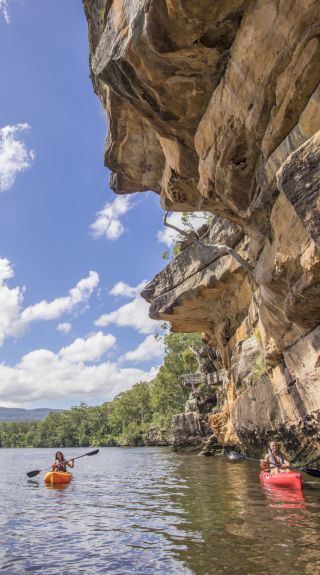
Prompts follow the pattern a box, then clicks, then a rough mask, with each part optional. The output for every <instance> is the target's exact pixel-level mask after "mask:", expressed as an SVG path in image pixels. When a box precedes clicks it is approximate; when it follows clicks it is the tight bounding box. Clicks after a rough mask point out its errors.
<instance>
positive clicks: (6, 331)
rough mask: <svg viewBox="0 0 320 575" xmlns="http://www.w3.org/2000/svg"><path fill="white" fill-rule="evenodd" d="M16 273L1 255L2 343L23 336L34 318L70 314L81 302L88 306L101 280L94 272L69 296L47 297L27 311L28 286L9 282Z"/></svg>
mask: <svg viewBox="0 0 320 575" xmlns="http://www.w3.org/2000/svg"><path fill="white" fill-rule="evenodd" d="M13 275H14V272H13V269H12V267H11V265H10V262H9V260H7V259H6V258H0V345H2V344H3V341H4V339H5V338H6V337H8V336H11V337H16V336H19V335H22V334H23V333H24V332H25V330H26V328H27V326H28V325H29V324H30V323H31V322H33V321H39V320H43V321H48V320H52V319H57V318H58V317H60V316H61V315H62V314H64V313H70V312H71V311H73V310H74V309H75V308H77V307H78V306H79V305H87V302H88V299H89V297H90V296H91V294H92V292H93V291H94V289H95V288H96V286H97V285H98V283H99V276H98V274H97V273H96V272H93V271H91V272H90V273H89V275H88V277H86V278H84V279H82V280H80V281H79V282H78V283H77V285H76V286H75V287H74V288H72V289H71V290H70V291H69V294H68V295H67V296H65V297H59V298H56V299H54V300H52V301H49V302H48V301H46V300H43V301H41V302H39V303H37V304H35V305H32V306H28V307H26V308H25V309H24V310H23V309H22V307H23V299H24V291H25V289H24V288H23V287H22V288H21V287H15V288H10V287H9V286H8V285H7V281H8V280H9V279H11V278H12V277H13Z"/></svg>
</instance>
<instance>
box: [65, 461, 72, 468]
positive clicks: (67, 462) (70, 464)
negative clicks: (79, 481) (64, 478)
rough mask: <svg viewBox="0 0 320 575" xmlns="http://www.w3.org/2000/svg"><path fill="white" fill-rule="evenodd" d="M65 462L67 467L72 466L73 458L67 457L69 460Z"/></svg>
mask: <svg viewBox="0 0 320 575" xmlns="http://www.w3.org/2000/svg"><path fill="white" fill-rule="evenodd" d="M66 464H67V465H68V467H71V468H72V467H74V460H73V459H69V461H66Z"/></svg>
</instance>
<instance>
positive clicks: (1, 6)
mask: <svg viewBox="0 0 320 575" xmlns="http://www.w3.org/2000/svg"><path fill="white" fill-rule="evenodd" d="M0 14H2V15H3V17H4V19H5V21H6V22H7V24H9V23H10V16H9V11H8V2H7V0H0Z"/></svg>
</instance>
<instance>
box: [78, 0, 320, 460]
mask: <svg viewBox="0 0 320 575" xmlns="http://www.w3.org/2000/svg"><path fill="white" fill-rule="evenodd" d="M84 7H85V12H86V15H87V19H88V24H89V42H90V65H91V77H92V82H93V86H94V89H95V91H96V93H97V94H98V96H99V98H100V99H101V101H102V104H103V106H104V107H105V109H106V110H107V113H108V118H109V134H108V138H107V142H106V151H105V163H106V166H108V167H109V168H110V169H111V171H112V174H113V175H112V182H111V184H112V188H113V189H114V191H115V192H116V193H118V194H123V193H132V192H137V191H143V190H149V189H151V190H154V191H155V192H156V193H158V194H159V195H160V202H161V206H162V207H163V208H165V209H169V210H173V211H197V210H206V211H208V212H212V213H214V214H216V216H217V217H216V218H215V219H214V222H213V224H212V229H211V230H210V237H211V240H212V243H223V244H226V245H229V246H231V247H233V248H234V249H235V250H236V251H237V252H238V253H239V254H240V255H242V257H243V258H244V259H245V260H247V261H249V262H250V263H251V264H252V266H253V272H252V273H249V272H248V271H247V270H246V269H245V268H244V267H243V266H242V265H241V264H240V263H238V261H236V260H235V259H234V258H233V257H232V256H230V255H225V256H223V257H219V256H217V254H216V253H215V251H214V249H213V248H211V247H210V246H208V245H207V246H204V245H203V244H201V243H200V244H199V243H198V244H197V243H192V244H191V245H190V246H189V247H187V248H186V249H185V250H184V251H183V252H182V253H181V254H180V255H179V256H178V257H177V258H176V259H175V260H174V261H173V262H171V263H170V264H169V265H168V266H167V268H166V269H165V270H163V271H162V272H160V273H159V274H158V275H157V276H156V278H154V281H153V282H152V283H151V284H150V285H149V286H147V288H146V290H145V292H144V296H145V298H146V299H147V301H149V302H150V304H151V307H150V314H151V317H154V318H156V319H159V318H160V319H164V320H169V321H170V322H171V323H172V327H173V330H175V331H201V332H205V333H206V334H207V339H208V341H209V342H210V343H211V344H212V345H214V346H216V347H217V348H218V350H219V352H220V354H221V356H222V358H223V362H224V368H225V370H226V373H227V376H228V381H227V383H226V385H225V405H224V407H223V410H222V413H220V414H215V415H212V416H211V417H210V418H209V420H210V425H211V428H212V430H213V432H214V433H215V435H216V436H217V437H218V439H219V441H221V442H222V443H223V442H226V441H228V438H230V437H232V438H233V440H234V438H236V440H237V441H238V442H239V443H241V444H242V445H243V446H244V447H245V448H247V449H249V450H253V451H254V450H255V449H258V448H259V449H261V448H262V447H265V445H266V443H267V441H268V440H269V439H270V438H271V437H274V436H280V437H281V438H282V439H283V440H284V442H285V445H286V448H287V450H288V451H289V452H290V453H294V454H295V456H296V457H298V458H301V459H303V458H309V459H310V460H311V459H312V458H315V457H316V456H317V455H318V456H319V453H320V432H319V423H320V381H319V380H320V355H319V352H320V326H319V311H320V281H319V279H320V252H319V250H320V240H319V228H320V215H319V210H320V185H319V177H320V168H319V166H320V164H319V160H320V4H319V0H299V1H298V0H280V1H279V0H215V1H212V0H198V1H195V0H130V2H128V1H126V0H84Z"/></svg>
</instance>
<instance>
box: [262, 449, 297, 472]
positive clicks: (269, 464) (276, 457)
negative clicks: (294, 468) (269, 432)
mask: <svg viewBox="0 0 320 575" xmlns="http://www.w3.org/2000/svg"><path fill="white" fill-rule="evenodd" d="M261 467H262V469H263V470H264V471H267V470H268V471H270V473H272V474H275V473H281V472H283V471H288V469H289V468H290V463H289V461H287V459H286V458H285V456H284V455H283V453H282V452H281V451H280V443H278V442H277V441H271V443H270V449H269V451H268V453H267V454H266V455H265V457H264V459H262V460H261Z"/></svg>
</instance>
